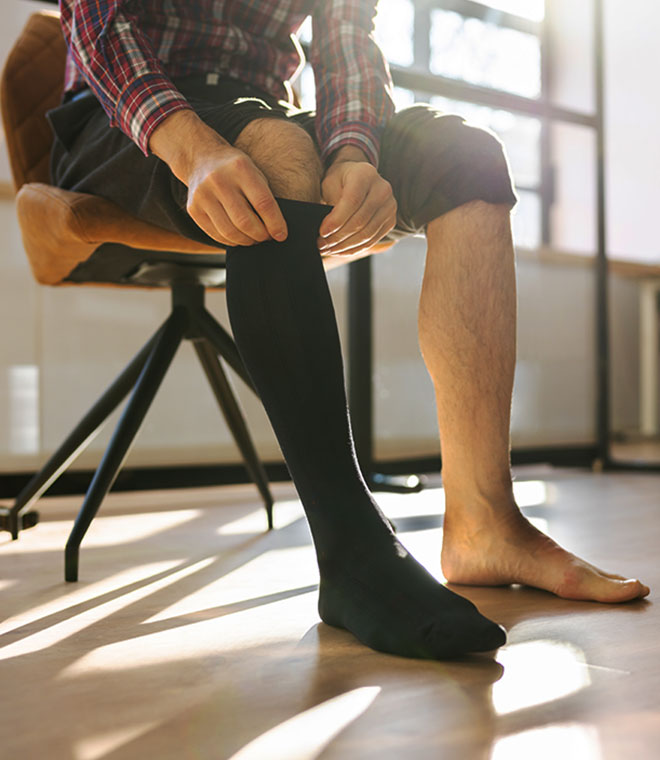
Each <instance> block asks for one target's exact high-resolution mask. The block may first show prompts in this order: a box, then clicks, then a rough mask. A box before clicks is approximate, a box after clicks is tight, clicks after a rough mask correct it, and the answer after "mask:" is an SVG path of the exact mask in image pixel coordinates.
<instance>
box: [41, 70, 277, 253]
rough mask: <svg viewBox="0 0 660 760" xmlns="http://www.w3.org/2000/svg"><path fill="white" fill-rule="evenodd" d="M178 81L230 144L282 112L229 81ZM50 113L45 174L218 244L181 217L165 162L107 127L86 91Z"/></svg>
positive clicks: (180, 188) (183, 195)
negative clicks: (220, 84) (250, 126)
mask: <svg viewBox="0 0 660 760" xmlns="http://www.w3.org/2000/svg"><path fill="white" fill-rule="evenodd" d="M177 86H179V88H180V90H181V92H183V94H184V95H185V96H186V98H187V99H188V101H189V103H190V105H191V106H192V107H193V109H194V110H195V111H196V113H197V114H198V115H199V116H200V118H201V119H202V120H203V121H204V122H206V123H207V124H208V125H209V126H211V127H212V128H213V129H215V130H216V131H217V132H218V133H219V134H220V135H222V136H223V137H224V138H225V139H226V140H227V141H228V142H231V143H233V142H234V141H235V140H236V138H237V137H238V135H239V134H240V132H241V131H242V130H243V129H244V127H245V126H246V125H247V124H249V123H250V122H251V121H253V120H255V119H260V118H264V117H268V118H274V119H287V118H288V111H287V109H286V108H285V107H284V106H280V105H279V104H277V103H276V102H274V101H273V100H271V99H269V98H268V96H267V95H264V94H263V93H259V92H257V91H254V90H252V89H251V88H249V87H247V86H245V85H243V84H242V83H240V82H236V81H234V80H232V81H231V82H229V83H227V85H226V86H224V87H222V88H219V87H217V86H208V85H205V83H204V82H203V81H201V82H200V81H199V78H195V79H188V80H182V81H181V82H177ZM49 118H50V121H51V125H52V127H53V131H54V133H55V141H54V146H53V151H52V156H51V174H52V181H53V183H54V184H56V185H57V186H58V187H62V188H65V189H67V190H74V191H76V192H83V193H90V194H93V195H99V196H101V197H104V198H107V199H108V200H111V201H113V202H114V203H116V204H117V205H119V206H120V207H121V208H123V209H124V210H125V211H127V212H129V213H131V214H133V215H135V216H137V217H139V218H140V219H143V220H144V221H147V222H150V223H151V224H155V225H157V226H159V227H162V228H165V229H169V230H172V231H173V232H177V233H179V234H181V235H183V236H185V237H188V238H191V239H193V240H198V241H200V242H203V243H208V244H211V245H219V244H218V243H217V242H215V241H213V240H212V239H211V238H209V237H208V236H207V235H206V234H205V233H204V232H203V231H202V230H201V229H200V228H199V227H198V226H197V225H196V224H195V223H194V222H193V220H192V219H191V218H190V216H189V215H188V213H187V211H186V201H187V188H186V186H185V185H184V184H183V183H182V182H180V181H179V180H178V179H177V178H176V177H175V176H174V175H173V174H172V172H171V171H170V169H169V167H168V166H167V164H165V163H164V162H163V161H161V160H160V159H159V158H157V157H156V156H154V155H149V156H145V155H144V154H143V153H142V152H141V151H140V150H139V148H138V147H137V146H136V145H135V144H134V143H133V141H132V140H130V139H129V138H128V137H127V136H126V135H125V134H124V133H123V132H121V131H120V130H118V129H112V128H110V126H109V124H108V117H107V115H106V114H105V112H104V111H103V109H102V108H101V106H100V104H99V103H98V101H97V100H96V98H95V97H94V96H93V95H89V96H86V97H83V98H80V99H78V100H74V101H71V102H69V103H65V104H64V105H62V106H60V107H59V108H56V109H54V111H52V112H51V113H50V115H49Z"/></svg>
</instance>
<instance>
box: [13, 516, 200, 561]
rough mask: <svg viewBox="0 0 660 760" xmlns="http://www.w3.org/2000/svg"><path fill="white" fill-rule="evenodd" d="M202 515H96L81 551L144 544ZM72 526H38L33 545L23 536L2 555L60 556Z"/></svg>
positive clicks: (62, 522)
mask: <svg viewBox="0 0 660 760" xmlns="http://www.w3.org/2000/svg"><path fill="white" fill-rule="evenodd" d="M201 514H202V511H201V510H199V509H179V510H176V511H163V512H144V513H138V514H122V515H103V514H99V515H97V517H96V518H95V519H94V522H93V523H92V525H91V526H90V529H89V532H88V533H87V535H86V536H85V539H84V543H83V548H84V549H91V548H95V547H100V546H125V545H126V544H127V543H129V542H136V541H143V540H144V539H147V538H151V537H152V536H156V535H158V534H159V533H164V532H165V531H167V530H172V529H174V528H177V527H179V526H180V525H183V524H184V523H187V522H191V521H193V520H195V519H196V518H199V517H200V516H201ZM72 526H73V520H72V519H70V518H69V519H66V520H48V521H45V522H43V523H40V524H39V525H38V526H37V528H36V529H35V531H38V536H37V534H36V532H35V533H33V534H31V535H32V536H34V538H35V540H34V541H31V540H30V534H26V535H25V537H23V536H22V535H21V540H19V541H14V542H13V543H12V544H9V545H7V546H6V547H5V548H4V549H3V554H32V553H41V552H44V551H46V550H48V549H51V550H54V551H62V552H63V551H64V543H65V542H66V536H67V535H68V533H69V531H70V530H71V528H72ZM37 538H38V540H36V539H37Z"/></svg>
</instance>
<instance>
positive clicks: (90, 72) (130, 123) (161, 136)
mask: <svg viewBox="0 0 660 760" xmlns="http://www.w3.org/2000/svg"><path fill="white" fill-rule="evenodd" d="M133 5H134V3H133V2H132V1H131V0H60V8H61V20H62V27H63V31H64V36H65V38H66V40H67V43H68V45H69V50H70V51H71V55H72V57H73V59H74V61H75V63H76V65H77V66H78V68H79V69H80V71H81V72H82V74H83V76H84V77H85V80H86V81H87V83H88V84H89V86H90V87H91V88H92V90H93V91H94V92H95V94H96V96H97V98H98V99H99V101H100V103H101V105H102V106H103V108H104V110H105V111H106V113H107V114H108V117H109V119H110V125H111V126H117V127H119V128H120V129H122V131H123V132H124V133H125V134H126V135H128V136H129V137H130V138H131V139H132V140H133V141H134V142H135V143H136V144H137V145H138V147H139V148H140V149H141V150H142V152H143V153H145V155H146V154H148V153H149V151H150V150H151V151H152V152H153V153H155V154H156V155H157V156H158V157H159V158H161V159H162V160H163V161H165V162H166V163H167V164H168V166H169V167H170V169H171V170H172V172H173V173H174V174H175V176H176V177H178V178H179V179H180V180H181V181H182V182H183V183H184V184H185V185H186V186H187V187H188V212H189V214H190V215H191V217H192V218H193V220H194V221H195V222H196V223H197V225H198V226H199V227H201V228H202V229H203V230H204V231H205V232H206V233H207V234H208V235H209V236H210V237H212V238H213V239H215V240H217V241H218V242H220V243H222V244H225V245H251V244H253V243H255V242H260V241H262V240H266V239H268V238H269V237H271V236H272V237H274V238H275V239H284V238H286V234H287V233H286V224H285V222H284V219H283V217H282V215H281V212H280V210H279V207H278V206H277V203H276V202H275V199H274V198H273V195H272V193H271V191H270V188H269V186H268V183H267V181H266V179H265V177H264V176H263V174H262V173H261V172H260V171H259V169H258V168H257V167H256V166H255V165H254V164H253V163H252V161H250V159H249V157H248V156H247V155H246V154H244V153H243V152H241V151H239V150H237V149H235V148H233V147H232V146H231V145H229V144H228V143H227V142H226V141H225V140H224V139H223V138H221V137H220V136H219V135H218V134H217V133H216V132H215V131H214V130H212V129H210V128H209V127H207V126H206V125H205V124H204V123H203V122H202V121H201V119H199V117H197V115H196V114H195V113H194V111H192V109H191V107H190V105H189V104H188V102H187V101H186V100H185V98H184V97H183V96H182V95H181V94H180V93H179V92H178V91H177V90H176V88H175V87H174V85H173V84H172V82H171V81H170V80H169V78H168V77H167V75H166V74H165V72H164V70H163V67H162V65H161V63H160V61H159V60H158V58H157V56H156V53H155V51H154V50H153V47H152V45H151V42H150V41H149V39H148V38H147V37H146V35H144V34H143V33H142V31H141V30H140V25H139V17H138V14H137V12H135V13H134V12H133V11H132V10H131V9H132V7H133ZM138 5H139V4H138ZM255 211H256V213H255Z"/></svg>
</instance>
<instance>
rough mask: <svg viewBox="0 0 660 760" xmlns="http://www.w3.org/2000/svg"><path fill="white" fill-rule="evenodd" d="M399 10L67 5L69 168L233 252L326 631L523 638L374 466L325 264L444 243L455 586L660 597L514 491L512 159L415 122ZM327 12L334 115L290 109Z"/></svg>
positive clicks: (285, 2)
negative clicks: (397, 94)
mask: <svg viewBox="0 0 660 760" xmlns="http://www.w3.org/2000/svg"><path fill="white" fill-rule="evenodd" d="M376 4H377V0H270V1H268V0H262V2H254V1H253V0H144V1H143V2H136V1H135V0H61V2H60V6H61V11H62V24H63V30H64V34H65V37H66V40H67V43H68V45H69V60H68V65H67V82H66V89H67V92H68V95H67V98H66V100H65V103H64V104H63V105H62V106H61V107H60V108H59V109H56V111H55V112H53V113H52V115H51V121H52V124H53V126H54V129H55V132H56V135H57V138H58V139H57V140H56V144H55V148H54V153H53V175H54V181H56V182H57V183H58V184H59V185H60V186H62V187H66V188H69V189H73V190H79V191H87V192H92V193H96V194H99V195H103V196H105V197H108V198H110V199H111V200H114V201H115V202H116V203H119V204H120V205H122V206H123V207H124V208H126V209H127V210H129V211H131V212H132V213H136V214H138V215H139V216H140V217H142V218H144V219H146V220H148V221H150V222H153V223H155V224H159V225H161V226H163V227H167V228H169V229H173V230H176V231H178V232H180V233H181V234H184V235H188V236H190V237H192V238H195V239H199V240H204V241H205V242H215V243H216V244H219V245H222V246H224V247H228V253H227V278H228V279H227V300H228V308H229V314H230V319H231V323H232V328H233V331H234V335H235V338H236V342H237V345H238V347H239V350H240V352H241V354H242V356H243V359H244V361H245V364H246V366H247V368H248V370H249V372H250V374H251V376H252V378H253V380H254V383H255V385H256V387H257V389H258V390H259V393H260V395H261V397H262V400H263V402H264V406H265V408H266V411H267V412H268V415H269V417H270V419H271V422H272V424H273V427H274V429H275V432H276V434H277V436H278V440H279V442H280V445H281V447H282V451H283V453H284V455H285V458H286V461H287V464H288V466H289V469H290V471H291V475H292V477H293V480H294V482H295V484H296V487H297V489H298V492H299V494H300V497H301V500H302V502H303V505H304V507H305V511H306V513H307V517H308V520H309V523H310V527H311V530H312V535H313V539H314V544H315V547H316V551H317V556H318V561H319V569H320V576H321V582H320V590H319V612H320V615H321V618H322V619H323V620H324V621H325V622H326V623H328V624H330V625H335V626H339V627H343V628H346V629H348V630H350V631H352V632H353V633H354V634H355V635H356V636H357V637H358V638H359V639H360V640H361V641H363V642H364V643H366V644H367V645H369V646H371V647H373V648H375V649H379V650H382V651H387V652H392V653H395V654H401V655H407V656H412V657H427V658H442V657H448V656H455V655H458V654H463V653H466V652H474V651H484V650H489V649H493V648H495V647H497V646H499V645H501V644H502V643H503V642H504V640H505V637H504V633H503V631H502V629H501V628H500V627H499V626H497V625H496V624H494V623H492V622H491V621H489V620H487V619H486V618H484V617H482V616H481V615H480V614H479V613H478V611H477V610H476V608H475V607H474V606H473V605H472V604H471V603H470V602H468V601H467V600H465V599H464V598H462V597H460V596H458V595H457V594H454V593H453V592H451V591H449V590H448V589H446V588H445V587H444V586H442V585H440V584H438V583H437V582H436V581H435V580H434V579H433V578H432V577H431V576H430V575H429V574H428V573H427V572H426V571H425V570H424V569H423V568H422V567H421V566H420V565H419V564H418V563H417V562H416V561H415V560H414V559H413V558H412V557H411V556H410V555H409V554H408V553H407V552H406V550H405V549H404V548H403V547H402V546H401V544H400V543H399V542H398V541H397V539H396V538H395V536H394V535H393V534H392V532H391V530H390V527H389V525H388V523H387V522H386V520H385V519H384V518H383V517H382V515H381V514H380V512H379V511H378V508H377V507H376V505H375V504H374V502H373V500H372V498H371V495H370V494H369V492H368V490H367V488H366V486H365V484H364V482H363V480H362V478H361V476H360V474H359V470H358V467H357V464H356V461H355V455H354V452H353V446H352V441H351V435H350V426H349V421H348V416H347V412H346V399H345V393H344V387H343V376H342V365H341V355H340V348H339V342H338V337H337V329H336V324H335V319H334V312H333V310H332V304H331V301H330V297H329V293H328V288H327V283H326V280H325V276H324V271H323V267H322V262H321V257H323V256H341V255H349V254H354V253H357V252H359V251H364V250H367V249H369V248H371V247H372V246H373V245H375V244H376V243H377V242H378V241H379V240H382V239H383V238H385V237H388V236H390V237H391V236H400V235H403V234H410V233H417V232H419V233H422V232H423V233H425V234H426V237H427V241H428V254H427V263H426V271H425V274H424V282H423V286H422V295H421V302H420V309H419V336H420V345H421V348H422V353H423V356H424V360H425V362H426V365H427V367H428V370H429V372H430V374H431V377H432V379H433V382H434V386H435V390H436V398H437V411H438V419H439V427H440V436H441V444H442V458H443V483H444V487H445V494H446V515H445V530H444V545H443V549H442V568H443V572H444V574H445V576H446V578H447V579H448V580H449V581H451V582H454V583H459V584H461V583H462V584H479V585H502V584H510V583H524V584H528V585H532V586H537V587H539V588H544V589H548V590H550V591H552V592H554V593H556V594H558V595H560V596H563V597H566V598H572V599H594V600H598V601H606V602H621V601H627V600H630V599H635V598H638V597H641V596H644V595H645V594H647V593H648V589H647V588H646V587H645V586H643V585H642V584H641V583H640V582H639V581H636V580H625V579H623V578H621V577H619V576H613V575H609V574H606V573H603V572H602V571H600V570H598V569H596V568H594V567H592V566H590V565H588V564H587V563H585V562H583V561H582V560H579V559H577V558H576V557H574V556H573V555H571V554H569V553H567V552H566V551H564V550H563V549H561V548H560V547H559V546H557V545H556V544H555V543H554V542H552V541H551V539H549V538H548V537H546V536H545V535H543V534H541V533H539V532H538V531H537V530H536V529H535V528H534V527H532V526H531V525H530V524H529V523H528V522H527V521H526V520H525V518H524V517H523V516H522V515H521V514H520V511H519V510H518V508H517V506H516V504H515V502H514V499H513V493H512V486H511V475H510V465H509V412H510V402H511V392H512V383H513V370H514V361H515V324H516V296H515V274H514V256H513V249H512V243H511V235H510V224H509V212H510V209H511V207H512V205H513V204H514V203H515V196H514V194H513V191H512V189H511V184H510V180H509V175H508V171H507V166H506V160H505V158H504V156H503V153H502V149H501V146H500V145H499V143H498V142H497V140H495V139H494V138H493V137H492V136H491V135H490V134H488V133H486V132H485V131H482V130H478V129H473V128H470V127H468V126H467V125H465V124H464V123H463V122H462V120H461V119H459V118H458V117H455V116H443V115H441V114H439V113H438V112H437V111H435V110H434V109H431V108H429V107H426V106H415V107H413V108H410V109H406V110H404V111H402V112H401V113H399V114H394V109H393V106H392V102H391V99H390V88H391V82H390V78H389V72H388V69H387V64H386V62H385V61H384V59H383V56H382V54H381V52H380V51H379V50H378V48H377V46H376V45H375V43H374V42H373V39H372V37H371V32H372V30H373V17H374V15H375V6H376ZM309 14H311V15H312V20H313V37H314V40H313V43H312V47H311V60H312V64H313V66H314V69H315V76H316V84H317V115H316V117H315V118H314V117H313V116H311V115H309V114H305V113H301V112H299V111H298V110H297V109H295V108H294V107H293V106H291V104H290V103H289V102H288V101H289V100H290V98H289V94H290V93H289V89H288V80H289V79H291V77H292V76H293V75H294V74H295V72H296V70H297V69H298V67H299V65H300V52H299V48H298V46H297V43H296V41H295V39H294V38H293V37H292V33H294V32H295V31H296V29H298V28H299V26H300V25H301V23H302V21H303V20H304V18H305V17H306V16H308V15H309ZM278 101H286V102H284V103H282V102H278ZM99 103H100V105H99ZM319 250H320V254H321V255H320V256H319Z"/></svg>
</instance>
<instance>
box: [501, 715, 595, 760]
mask: <svg viewBox="0 0 660 760" xmlns="http://www.w3.org/2000/svg"><path fill="white" fill-rule="evenodd" d="M530 758H534V760H557V758H561V760H602V758H603V753H602V751H601V746H600V741H599V739H598V731H597V730H596V729H595V728H594V727H593V726H588V725H582V724H580V723H564V724H558V725H554V726H544V727H543V728H534V729H532V730H531V731H523V732H521V733H519V734H513V735H512V736H505V737H504V738H502V739H500V740H499V741H498V742H497V743H496V744H495V746H494V748H493V753H492V755H491V756H490V760H530Z"/></svg>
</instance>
